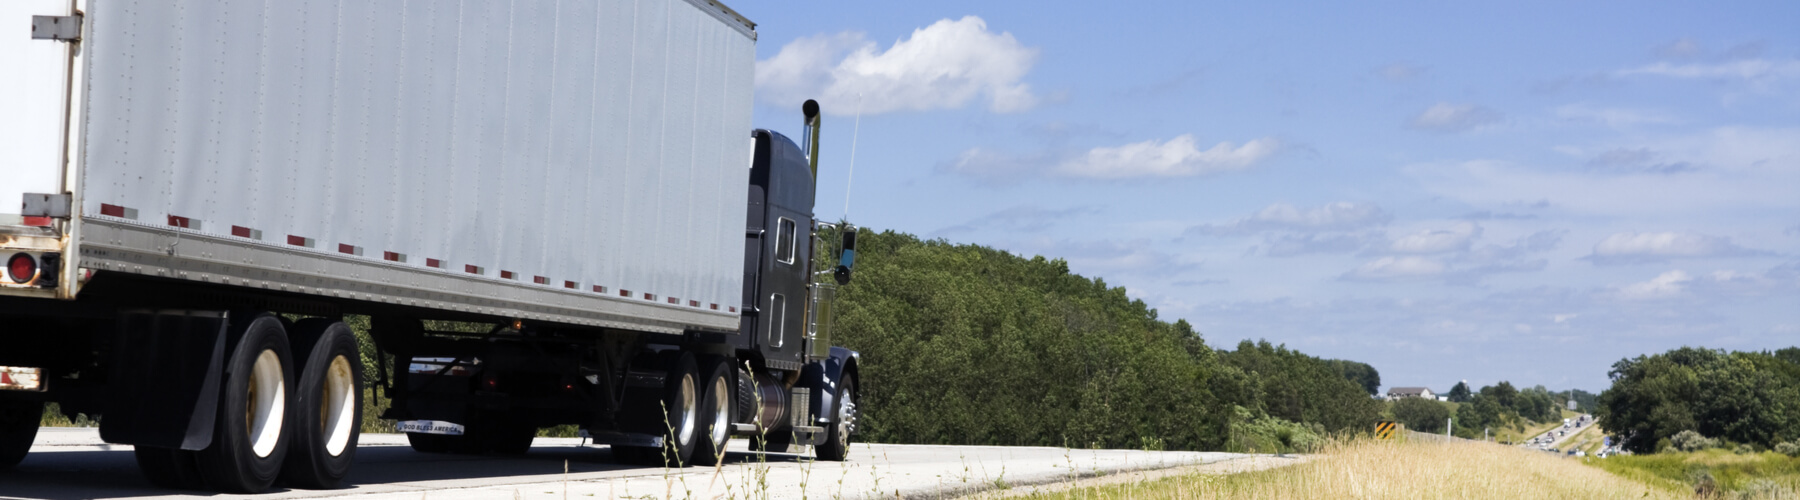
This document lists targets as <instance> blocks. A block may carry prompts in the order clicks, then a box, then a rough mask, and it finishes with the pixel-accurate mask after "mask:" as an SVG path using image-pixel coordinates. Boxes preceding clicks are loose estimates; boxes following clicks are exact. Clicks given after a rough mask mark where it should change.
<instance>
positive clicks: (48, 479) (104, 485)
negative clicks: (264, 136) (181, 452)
mask: <svg viewBox="0 0 1800 500" xmlns="http://www.w3.org/2000/svg"><path fill="white" fill-rule="evenodd" d="M732 444H733V446H732V449H733V450H736V451H732V452H730V453H727V455H726V463H725V464H724V465H721V466H719V467H707V468H700V467H691V468H686V469H666V468H660V467H639V466H629V465H619V464H615V463H613V461H612V452H611V450H610V449H609V448H608V447H606V446H603V445H601V446H596V445H583V443H582V441H581V440H579V439H572V438H538V439H537V441H536V442H534V443H533V446H532V449H531V452H530V453H528V454H526V455H524V456H521V457H498V456H465V455H438V454H427V453H417V452H414V451H412V449H411V448H410V447H408V446H407V445H406V438H405V436H401V435H393V434H367V435H364V436H363V438H362V442H361V444H360V445H359V446H358V447H357V456H356V467H355V469H353V471H352V472H351V474H350V476H349V477H347V478H346V479H345V482H346V484H345V487H344V488H341V489H336V490H291V489H282V488H277V489H276V490H275V491H271V492H269V493H265V494H262V495H256V496H255V497H256V498H269V499H284V498H355V499H365V498H367V499H375V498H396V499H400V498H404V499H488V498H752V497H762V496H765V495H766V496H767V497H770V498H800V497H802V496H803V495H804V496H806V497H810V498H864V497H878V498H895V497H900V498H936V497H940V496H951V495H956V494H964V493H972V492H976V491H986V490H993V489H1008V488H1018V487H1022V486H1026V485H1032V484H1043V483H1050V482H1057V481H1064V480H1069V479H1073V478H1078V477H1091V476H1096V475H1105V474H1112V473H1116V472H1121V471H1127V470H1146V469H1158V468H1167V467H1177V466H1186V465H1199V464H1209V463H1216V462H1222V461H1227V460H1235V459H1240V458H1246V457H1250V456H1252V455H1244V454H1235V453H1217V452H1152V451H1138V450H1077V449H1064V448H1043V447H1001V446H925V445H890V444H863V443H857V444H854V445H853V446H852V451H851V454H850V459H849V460H847V461H845V462H822V461H814V460H812V459H811V458H810V457H809V456H805V455H797V454H780V453H772V454H761V453H752V452H749V451H747V450H745V449H744V446H745V443H744V441H743V440H741V439H734V440H733V441H732ZM565 466H566V467H567V471H568V472H567V473H566V474H565V473H564V468H565ZM0 497H8V498H46V499H76V498H155V499H161V498H235V497H236V496H235V495H221V494H216V493H207V492H192V491H172V490H165V489H159V488H156V487H154V486H151V485H150V483H149V482H148V481H146V480H145V479H144V478H143V476H142V475H141V474H140V473H139V472H138V470H137V463H136V461H135V460H134V459H133V458H132V451H131V447H130V446H128V445H109V444H105V443H102V442H100V440H99V435H98V433H97V432H96V431H94V430H93V429H58V428H45V429H42V430H41V431H40V433H39V435H38V439H37V441H36V443H35V444H34V446H33V447H32V453H31V455H29V456H27V457H26V458H25V461H24V462H23V463H21V464H20V465H19V466H18V467H16V468H15V469H14V470H13V471H12V472H9V473H0Z"/></svg>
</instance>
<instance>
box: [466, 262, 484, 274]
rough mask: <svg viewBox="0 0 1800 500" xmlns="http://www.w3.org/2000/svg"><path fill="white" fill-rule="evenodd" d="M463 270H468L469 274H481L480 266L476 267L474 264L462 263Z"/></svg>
mask: <svg viewBox="0 0 1800 500" xmlns="http://www.w3.org/2000/svg"><path fill="white" fill-rule="evenodd" d="M463 271H465V272H468V273H469V274H481V268H480V267H476V266H475V265H474V264H463Z"/></svg>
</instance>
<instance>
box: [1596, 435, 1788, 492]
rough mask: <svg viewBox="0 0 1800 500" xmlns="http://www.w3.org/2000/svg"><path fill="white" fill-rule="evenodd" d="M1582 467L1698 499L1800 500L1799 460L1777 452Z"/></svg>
mask: <svg viewBox="0 0 1800 500" xmlns="http://www.w3.org/2000/svg"><path fill="white" fill-rule="evenodd" d="M1583 462H1585V463H1587V464H1588V465H1591V466H1593V467H1596V468H1599V469H1601V470H1605V471H1607V472H1611V473H1613V474H1617V475H1618V476H1619V477H1622V478H1626V479H1630V480H1633V481H1638V482H1641V483H1644V484H1648V485H1650V486H1652V487H1655V488H1657V489H1660V490H1663V491H1667V492H1671V493H1675V494H1684V495H1690V496H1694V497H1699V498H1728V499H1770V500H1773V499H1796V498H1800V458H1795V457H1790V456H1787V455H1783V454H1780V453H1775V452H1758V453H1737V452H1736V451H1735V450H1726V449H1720V448H1713V449H1707V450H1701V451H1693V452H1676V451H1671V452H1665V453H1654V454H1647V455H1615V456H1610V457H1606V458H1605V459H1594V458H1589V459H1586V460H1583Z"/></svg>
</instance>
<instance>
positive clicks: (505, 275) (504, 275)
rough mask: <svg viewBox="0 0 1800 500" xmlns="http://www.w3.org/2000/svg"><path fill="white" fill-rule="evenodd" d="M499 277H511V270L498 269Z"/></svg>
mask: <svg viewBox="0 0 1800 500" xmlns="http://www.w3.org/2000/svg"><path fill="white" fill-rule="evenodd" d="M500 279H508V280H509V279H513V273H512V271H500Z"/></svg>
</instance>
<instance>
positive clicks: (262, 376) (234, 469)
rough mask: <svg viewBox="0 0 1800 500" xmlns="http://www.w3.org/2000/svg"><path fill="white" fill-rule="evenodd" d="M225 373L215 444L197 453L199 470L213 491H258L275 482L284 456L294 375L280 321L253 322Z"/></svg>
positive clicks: (263, 317)
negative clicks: (290, 391)
mask: <svg viewBox="0 0 1800 500" xmlns="http://www.w3.org/2000/svg"><path fill="white" fill-rule="evenodd" d="M225 374H226V376H225V384H224V394H222V395H220V397H219V418H218V421H217V423H216V424H214V426H213V433H214V434H213V442H212V445H211V446H208V447H207V448H206V449H204V450H201V451H200V452H199V455H200V472H201V474H202V475H204V476H205V477H206V484H207V486H209V487H211V488H214V489H218V490H223V491H228V492H237V493H257V492H261V491H263V490H266V489H269V485H271V484H274V483H275V478H276V477H277V476H279V475H280V474H281V465H282V462H283V460H284V459H286V458H287V448H288V439H289V438H288V433H287V432H286V430H287V429H286V428H285V427H286V425H287V422H286V417H287V412H288V405H289V404H290V403H291V401H290V400H291V394H290V393H289V392H288V387H289V386H290V385H291V384H289V382H288V381H290V380H293V378H294V376H293V356H292V355H291V354H290V353H289V351H288V340H287V332H284V331H282V329H281V321H280V320H277V319H276V318H275V316H272V315H267V314H264V315H260V316H257V317H255V318H253V319H251V320H250V324H249V325H248V326H247V327H245V329H244V333H243V336H242V337H241V338H239V339H238V342H237V348H235V349H233V350H232V354H231V357H230V358H229V359H228V360H227V361H226V362H225Z"/></svg>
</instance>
